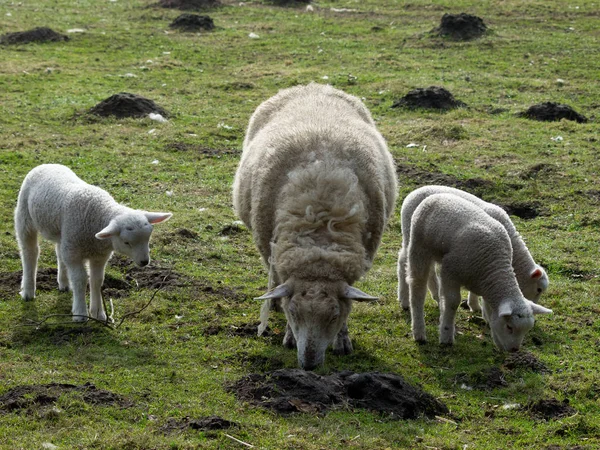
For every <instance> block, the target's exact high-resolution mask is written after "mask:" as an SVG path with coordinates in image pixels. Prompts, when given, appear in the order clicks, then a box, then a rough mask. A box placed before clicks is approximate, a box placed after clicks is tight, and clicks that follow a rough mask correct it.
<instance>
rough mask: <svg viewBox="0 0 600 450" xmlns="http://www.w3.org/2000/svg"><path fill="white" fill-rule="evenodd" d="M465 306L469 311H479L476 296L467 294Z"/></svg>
mask: <svg viewBox="0 0 600 450" xmlns="http://www.w3.org/2000/svg"><path fill="white" fill-rule="evenodd" d="M467 304H468V305H469V309H470V310H471V311H473V312H479V311H481V306H480V305H479V296H478V295H477V294H473V293H472V292H469V299H468V300H467Z"/></svg>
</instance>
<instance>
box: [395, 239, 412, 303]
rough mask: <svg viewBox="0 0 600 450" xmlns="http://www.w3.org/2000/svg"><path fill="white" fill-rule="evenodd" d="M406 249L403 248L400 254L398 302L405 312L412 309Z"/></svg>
mask: <svg viewBox="0 0 600 450" xmlns="http://www.w3.org/2000/svg"><path fill="white" fill-rule="evenodd" d="M406 253H407V250H406V247H404V246H403V247H402V248H401V249H400V252H399V253H398V302H399V303H400V305H401V306H402V309H403V310H404V311H408V309H409V308H410V300H409V298H410V297H409V288H408V283H407V282H406V256H407V255H406Z"/></svg>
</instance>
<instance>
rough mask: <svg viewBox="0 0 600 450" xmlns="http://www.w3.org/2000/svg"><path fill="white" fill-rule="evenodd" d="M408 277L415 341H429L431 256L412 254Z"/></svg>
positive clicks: (410, 254) (409, 258)
mask: <svg viewBox="0 0 600 450" xmlns="http://www.w3.org/2000/svg"><path fill="white" fill-rule="evenodd" d="M408 261H409V263H408V276H409V290H410V317H411V323H412V333H413V338H414V340H415V341H417V342H420V343H424V342H426V341H427V335H426V332H425V308H424V307H425V296H426V295H427V281H428V279H429V272H430V269H431V262H432V258H431V256H430V255H425V254H418V253H416V252H414V254H413V252H410V249H409V257H408Z"/></svg>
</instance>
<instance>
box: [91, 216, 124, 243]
mask: <svg viewBox="0 0 600 450" xmlns="http://www.w3.org/2000/svg"><path fill="white" fill-rule="evenodd" d="M120 232H121V229H120V227H119V225H117V223H116V222H115V221H114V220H111V221H110V223H109V224H108V225H107V226H106V228H104V229H103V230H101V231H99V232H98V233H96V239H100V240H102V239H108V238H111V237H113V236H117V235H118V234H119V233H120Z"/></svg>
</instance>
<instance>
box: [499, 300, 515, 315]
mask: <svg viewBox="0 0 600 450" xmlns="http://www.w3.org/2000/svg"><path fill="white" fill-rule="evenodd" d="M512 310H513V308H512V305H511V304H510V302H504V303H501V304H500V308H498V317H508V316H511V315H512Z"/></svg>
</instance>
